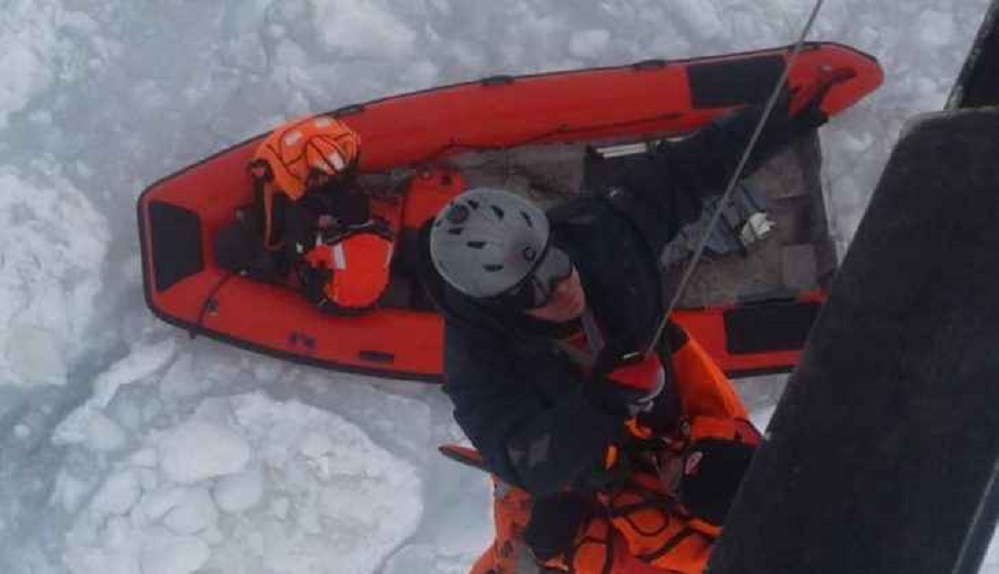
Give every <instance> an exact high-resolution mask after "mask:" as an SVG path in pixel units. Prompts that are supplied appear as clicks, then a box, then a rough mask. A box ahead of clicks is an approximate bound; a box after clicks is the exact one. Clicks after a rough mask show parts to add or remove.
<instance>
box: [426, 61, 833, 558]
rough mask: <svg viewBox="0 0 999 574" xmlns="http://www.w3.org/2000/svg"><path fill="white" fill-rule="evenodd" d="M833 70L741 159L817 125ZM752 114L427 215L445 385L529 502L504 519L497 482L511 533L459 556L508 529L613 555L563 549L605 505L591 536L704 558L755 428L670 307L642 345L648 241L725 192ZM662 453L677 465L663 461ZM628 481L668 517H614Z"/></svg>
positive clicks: (651, 324)
mask: <svg viewBox="0 0 999 574" xmlns="http://www.w3.org/2000/svg"><path fill="white" fill-rule="evenodd" d="M841 79H843V78H842V77H837V76H836V75H831V76H830V77H829V78H828V79H827V80H826V83H825V84H824V85H819V86H817V87H816V89H814V90H813V91H812V93H811V94H805V95H802V96H800V97H798V98H797V100H798V102H797V105H796V106H795V108H794V110H793V111H792V110H791V109H789V108H790V105H789V102H790V100H791V99H792V98H790V97H785V98H784V99H783V100H782V101H781V102H780V103H779V104H778V106H777V108H776V109H775V110H774V113H773V115H772V117H771V118H770V119H769V121H768V122H767V125H766V126H765V129H764V130H763V132H762V135H761V138H760V139H759V141H758V143H757V145H756V147H755V150H754V153H753V154H752V156H751V159H750V162H749V164H748V170H747V173H751V172H752V170H753V169H754V168H755V167H756V166H758V165H760V164H761V163H762V162H763V161H765V160H766V159H767V158H769V157H770V156H772V155H773V154H774V153H775V152H777V151H779V150H780V149H782V148H783V147H784V146H785V145H786V144H787V143H789V142H791V141H792V140H794V139H795V138H797V137H799V136H801V135H803V134H805V133H807V132H809V131H810V130H813V129H815V128H816V127H818V126H820V125H822V124H823V123H824V122H825V121H826V120H827V117H826V115H825V114H824V113H822V111H821V110H820V108H819V103H820V102H821V100H822V97H823V96H824V94H825V92H826V91H827V89H828V87H829V86H830V85H832V84H833V83H835V82H836V81H839V80H841ZM802 98H804V99H802ZM762 113H763V110H762V106H759V105H750V106H745V107H743V108H740V109H738V110H736V111H734V112H731V113H729V114H726V115H724V116H722V117H721V118H719V119H718V120H716V121H715V122H713V123H711V124H709V125H708V126H706V127H705V128H703V129H701V130H700V131H698V132H697V133H695V134H694V135H692V136H690V137H688V138H686V139H683V140H680V141H678V142H670V143H667V144H664V145H662V146H661V147H660V148H659V149H657V150H656V151H655V152H653V153H649V154H647V155H646V156H644V157H643V158H642V159H641V160H640V162H638V163H635V164H632V166H631V168H630V169H629V170H628V171H627V172H626V173H620V174H616V175H615V176H614V177H612V178H611V179H610V180H609V181H607V182H606V185H605V186H604V187H603V188H601V189H597V190H592V191H593V193H590V194H586V195H583V196H581V197H579V198H577V199H574V200H571V201H569V202H568V203H566V204H563V205H561V206H558V207H556V208H554V209H553V210H551V211H549V212H548V213H546V212H544V211H542V210H541V209H540V208H538V207H537V206H535V205H533V204H531V203H530V202H528V201H527V200H525V199H522V198H520V197H518V196H516V195H513V194H511V193H508V192H505V191H503V190H496V189H476V190H471V191H468V192H466V193H464V194H462V195H460V196H458V197H457V198H455V199H454V200H453V201H451V202H450V203H449V204H448V205H447V206H445V207H444V208H443V209H442V210H441V211H440V213H439V214H438V216H437V217H436V218H435V219H434V221H433V224H432V226H431V228H430V231H429V236H428V238H427V239H428V245H427V249H428V251H429V257H430V259H431V261H432V263H433V269H434V270H435V273H431V274H430V275H431V276H430V277H429V278H428V289H429V291H430V292H431V294H432V296H433V298H434V299H435V300H436V301H437V303H438V304H439V306H440V307H441V310H442V312H443V313H444V316H445V347H444V348H445V351H444V371H445V387H444V389H445V391H446V393H447V394H448V396H449V397H450V398H451V400H452V402H453V404H454V417H455V419H456V421H457V422H458V424H459V425H460V426H461V428H462V429H463V430H464V431H465V433H466V434H467V436H468V438H469V439H470V440H471V442H472V444H473V445H474V446H475V448H476V449H477V450H478V451H479V453H480V454H481V456H482V458H483V461H484V464H485V465H486V466H487V467H488V469H489V470H490V471H491V472H492V473H493V474H494V475H495V477H496V480H497V484H498V485H501V488H502V490H503V492H504V494H505V493H507V492H509V491H511V489H512V490H513V491H515V492H516V493H517V496H518V497H519V498H518V499H517V500H519V501H520V503H519V506H520V508H521V510H523V506H524V504H525V503H524V501H525V500H526V501H529V503H530V504H532V505H533V512H528V513H527V514H528V515H529V516H520V517H519V518H517V517H512V518H504V517H501V516H500V515H501V514H502V513H503V512H504V508H503V507H502V504H501V502H502V501H503V497H498V500H499V501H500V503H498V505H497V530H498V531H506V532H507V534H508V535H510V536H512V537H513V538H514V540H512V541H510V540H506V541H500V540H498V541H497V543H496V544H494V546H493V548H491V549H490V551H488V552H487V553H486V554H485V555H483V557H482V558H481V559H480V560H479V562H478V563H477V564H476V567H475V568H474V569H473V572H488V571H489V570H490V569H493V570H496V571H499V570H498V569H501V566H502V565H503V564H507V567H510V566H509V564H512V562H510V560H512V558H511V556H512V555H513V554H516V553H511V551H510V545H511V544H520V545H521V548H522V549H523V550H528V549H529V551H530V552H529V553H528V554H527V556H529V557H530V559H531V560H534V561H536V562H537V563H539V564H546V565H549V566H550V565H551V564H559V565H562V566H565V567H567V568H568V567H572V568H575V569H576V571H579V572H586V571H589V570H590V569H592V570H593V571H595V572H599V571H602V570H601V568H604V567H609V568H611V570H608V571H613V568H614V567H622V566H620V564H619V561H620V560H624V558H620V557H615V556H616V555H615V553H614V552H613V551H612V549H611V544H610V542H608V544H607V548H606V549H605V551H604V553H603V554H601V556H603V558H601V559H597V560H596V562H594V560H595V559H593V558H592V556H590V557H588V558H587V559H586V561H585V563H574V562H573V561H574V560H575V558H574V556H582V553H580V552H578V550H579V544H581V542H580V540H583V539H589V538H588V537H590V538H592V537H593V536H596V538H598V539H599V538H601V535H600V534H599V533H597V534H594V532H596V531H598V530H600V526H599V525H598V522H600V521H598V520H596V517H598V516H604V517H606V516H610V517H611V518H610V522H609V524H611V525H612V529H611V530H607V531H606V532H604V533H603V535H602V536H603V539H606V540H608V541H609V540H611V539H612V538H614V537H618V538H623V540H624V541H625V543H626V546H627V547H628V548H629V550H630V555H631V557H635V556H638V557H639V558H640V561H641V562H643V563H644V564H646V565H650V566H651V567H654V568H662V569H669V570H676V571H699V570H700V569H701V568H703V564H704V561H705V560H706V556H707V548H708V547H709V546H710V542H711V540H713V538H714V536H716V535H717V534H718V530H717V529H718V528H720V526H721V523H722V521H723V519H724V514H725V512H726V511H727V508H728V503H729V502H730V500H731V498H732V497H733V496H734V493H735V490H736V488H737V487H738V482H739V479H740V478H741V475H742V472H743V471H744V469H745V466H746V465H747V464H748V461H749V458H750V456H751V453H752V449H753V447H754V445H755V444H756V442H757V441H758V435H757V434H756V431H755V430H754V429H752V426H751V425H749V423H748V422H745V421H744V419H745V416H746V415H745V409H744V408H743V407H742V405H741V404H739V401H738V399H737V398H736V397H735V395H734V393H733V392H732V391H731V388H730V386H729V383H728V382H727V380H725V379H724V376H723V375H721V373H720V371H719V370H718V369H717V367H716V366H714V365H712V364H708V363H710V359H708V358H707V355H706V354H705V353H703V351H701V350H700V348H699V346H697V345H696V342H695V341H691V340H689V337H688V335H687V334H686V333H685V332H683V330H682V329H681V328H679V327H678V326H676V325H674V324H670V325H669V327H668V328H667V330H666V335H665V336H664V337H662V338H661V340H660V341H658V342H657V344H656V345H655V349H656V352H654V353H650V354H649V355H644V354H643V351H644V350H645V349H646V348H648V347H650V346H651V345H652V344H653V338H654V336H655V334H656V331H657V328H658V327H659V324H660V321H661V320H662V317H663V314H664V312H665V308H664V304H663V300H662V299H663V297H662V285H661V279H660V271H659V266H658V263H657V262H658V257H659V254H660V253H661V252H662V250H663V247H664V246H665V245H666V244H667V243H668V242H669V241H670V240H671V239H672V238H673V237H674V236H675V235H676V234H677V233H678V232H679V231H680V229H681V228H682V227H683V226H684V225H686V224H688V223H690V222H692V221H694V220H696V219H697V218H698V217H699V216H700V214H701V207H702V204H703V203H704V201H705V200H706V199H707V198H709V197H712V196H718V195H720V194H721V193H722V192H723V191H724V187H725V185H726V184H727V183H728V180H729V179H730V178H731V177H732V174H733V172H734V171H735V169H736V166H737V164H738V162H739V160H740V156H741V154H742V153H743V152H744V150H745V149H746V147H747V143H748V141H749V139H750V137H751V134H752V133H753V131H754V129H755V128H756V127H757V125H758V123H759V122H760V120H761V117H762ZM698 393H700V394H701V395H702V396H700V397H699V396H698ZM705 404H708V405H711V406H708V407H704V408H703V409H702V407H701V406H702V405H705ZM716 407H717V408H716ZM700 415H704V416H703V417H702V419H701V422H698V420H699V419H698V418H697V417H698V416H700ZM707 419H710V420H711V421H712V422H711V423H710V424H708V423H703V424H701V423H702V422H703V420H707ZM692 421H694V422H695V423H696V424H693V425H692V424H691V422H692ZM718 421H721V422H718ZM716 423H717V424H716ZM692 426H693V427H694V428H695V429H697V430H696V432H693V433H692V431H691V427H692ZM719 428H723V429H724V430H718V429H719ZM705 429H709V430H705ZM697 432H700V433H702V434H701V435H700V436H697ZM676 461H680V463H682V466H683V468H682V469H680V470H679V471H678V474H677V472H674V473H673V474H674V475H676V476H674V478H675V479H676V480H673V479H667V478H665V475H664V470H663V469H664V467H667V466H670V465H671V464H673V463H676ZM673 466H674V467H675V466H676V464H673ZM674 470H676V469H675V468H674ZM636 476H644V477H645V478H644V479H641V480H638V479H635V477H636ZM649 477H655V478H654V479H649ZM677 477H678V478H677ZM646 479H649V480H646ZM643 481H645V482H643ZM677 481H679V484H677ZM666 482H673V483H674V484H665V483H666ZM640 483H641V484H646V483H648V484H654V485H656V486H655V487H654V488H652V487H648V484H646V486H643V487H642V488H652V492H653V493H654V496H652V498H655V499H656V500H658V501H660V502H661V504H658V506H657V508H659V509H660V510H661V511H662V512H663V514H664V521H665V523H667V524H675V525H678V526H676V528H681V527H682V529H681V530H674V529H672V527H671V528H665V527H664V528H663V529H661V530H662V533H663V534H662V535H659V536H657V537H653V538H652V539H643V538H642V536H643V534H642V533H641V530H642V529H641V528H638V529H637V531H633V532H630V533H629V532H628V531H629V529H631V527H630V526H629V524H633V523H634V522H635V519H634V516H624V517H623V519H621V520H617V519H615V518H614V516H615V512H616V510H615V509H618V510H620V508H623V506H621V505H624V506H628V504H627V500H628V499H627V497H625V498H624V499H620V497H621V496H624V495H623V494H622V493H627V492H632V491H634V489H636V488H639V487H638V486H636V485H637V484H640ZM640 490H641V489H640ZM635 492H637V491H635ZM642 492H644V491H642ZM636 496H638V499H640V500H646V499H648V498H650V496H647V495H644V494H643V495H636ZM618 499H620V500H618ZM615 500H618V502H615ZM632 506H634V505H632ZM628 508H631V506H628ZM601 509H602V510H601ZM608 512H610V514H607V513H608ZM621 513H625V511H623V510H622V511H621ZM621 513H618V516H617V518H621V516H622V515H621ZM625 514H626V513H625ZM503 520H507V521H508V522H509V524H501V522H502V521H503ZM601 523H607V520H603V522H601ZM692 524H695V525H696V524H701V525H702V527H700V528H698V527H696V526H691V525H692ZM631 530H634V529H631ZM612 531H613V532H614V533H613V534H611V533H610V532H612ZM635 532H638V533H637V534H636V533H635ZM690 532H694V533H695V534H696V536H695V535H693V534H690ZM666 534H668V536H667V535H666ZM681 535H682V536H681ZM664 536H665V538H664ZM698 537H699V538H698ZM688 538H689V542H684V541H687V540H688ZM694 538H698V540H696V541H695V540H694ZM522 542H526V544H521V543H522ZM680 542H683V543H682V544H681V543H680ZM646 551H648V552H646ZM643 552H644V555H643ZM591 554H592V553H591ZM504 561H506V562H504ZM597 562H599V564H597ZM652 571H655V570H652Z"/></svg>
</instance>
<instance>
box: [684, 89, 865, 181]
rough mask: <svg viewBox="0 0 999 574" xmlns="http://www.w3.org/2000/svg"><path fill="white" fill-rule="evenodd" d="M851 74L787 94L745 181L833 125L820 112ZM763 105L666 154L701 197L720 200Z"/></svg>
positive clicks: (776, 107) (704, 131)
mask: <svg viewBox="0 0 999 574" xmlns="http://www.w3.org/2000/svg"><path fill="white" fill-rule="evenodd" d="M851 77H853V76H852V72H850V71H848V70H832V71H830V72H828V73H826V74H825V75H824V76H822V77H821V78H820V79H818V80H817V81H816V82H815V83H814V84H811V85H808V86H805V87H803V88H801V89H800V91H798V92H794V93H792V92H788V91H785V92H784V93H783V94H782V95H781V97H780V98H779V99H778V101H777V102H776V104H775V105H774V108H773V111H772V112H771V114H770V117H769V118H768V119H767V123H766V126H765V127H764V128H763V131H762V132H761V133H760V137H759V139H758V140H757V142H756V145H755V147H754V148H753V152H752V154H751V155H750V157H749V160H748V162H747V163H746V167H745V170H744V171H743V172H742V176H743V177H745V176H748V175H750V174H751V173H753V172H754V171H755V170H756V169H757V168H758V167H760V165H762V164H763V163H764V162H766V160H768V159H770V158H771V157H773V156H774V155H775V154H776V153H778V152H779V151H781V150H782V149H784V148H785V147H787V146H788V145H789V144H790V143H792V142H794V141H795V140H797V139H798V138H800V137H802V136H803V135H805V134H807V133H809V132H811V131H812V130H815V129H816V128H818V127H819V126H821V125H823V124H825V123H826V122H827V121H828V120H829V116H828V115H826V114H825V113H824V112H823V111H822V110H821V108H820V107H819V106H820V104H821V103H822V100H823V99H824V98H825V96H826V94H827V93H828V92H829V89H830V88H832V87H833V86H835V85H836V84H838V83H840V82H843V81H846V80H849V79H850V78H851ZM765 108H766V106H765V104H763V103H759V104H753V105H748V106H744V107H742V108H739V109H736V110H733V111H731V112H728V113H726V114H724V115H722V116H721V117H719V118H717V119H716V120H715V121H713V122H712V123H710V124H708V125H707V126H705V127H704V128H703V129H701V130H700V131H698V132H697V133H695V134H694V135H692V136H691V137H689V138H687V139H684V140H681V141H679V142H677V143H674V144H667V146H666V147H665V148H664V152H665V154H666V156H667V157H668V158H669V160H670V161H671V162H674V163H675V164H677V165H678V166H682V167H683V168H686V169H687V170H689V171H692V172H693V173H689V175H690V176H691V177H692V178H694V179H696V180H697V181H698V183H699V185H698V187H699V188H700V191H701V192H702V193H706V194H721V193H722V192H724V190H725V186H726V185H728V182H729V180H730V179H731V177H732V174H733V173H734V172H735V169H736V167H738V164H739V161H740V160H741V159H742V156H743V154H744V153H745V151H746V147H747V146H748V144H749V141H750V140H751V139H752V136H753V133H754V132H755V131H756V128H757V126H758V125H759V123H760V120H761V119H762V118H763V113H764V111H765Z"/></svg>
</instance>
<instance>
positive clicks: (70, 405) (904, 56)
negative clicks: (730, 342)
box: [0, 0, 999, 574]
mask: <svg viewBox="0 0 999 574" xmlns="http://www.w3.org/2000/svg"><path fill="white" fill-rule="evenodd" d="M986 4H987V0H935V1H933V2H930V1H929V0H910V1H908V2H904V3H874V2H866V1H861V0H838V1H834V2H827V3H826V5H825V7H824V10H823V12H822V14H821V15H820V17H819V20H818V22H817V24H816V29H815V31H814V32H813V34H812V35H811V38H813V39H822V40H832V41H840V42H843V43H847V44H850V45H852V46H855V47H857V48H859V49H862V50H865V51H867V52H870V53H872V54H874V55H875V56H877V57H878V58H879V59H880V61H881V63H882V65H883V66H884V68H885V71H886V76H887V77H886V83H885V86H884V87H883V88H882V89H881V90H879V91H878V92H877V93H875V94H874V95H873V96H872V97H870V98H868V99H867V100H865V101H864V102H862V103H861V104H860V105H858V106H857V107H856V108H854V109H852V110H850V111H849V112H847V113H846V114H844V115H843V116H841V117H840V118H838V119H837V120H836V121H834V122H833V123H832V124H830V125H829V126H827V127H826V128H824V129H823V130H822V143H823V148H824V156H825V167H824V179H825V180H826V188H827V192H828V196H829V206H830V211H831V217H832V219H833V222H832V223H833V229H834V230H835V233H836V234H837V238H838V239H839V241H840V243H841V247H844V246H845V245H846V244H847V243H848V241H849V238H850V237H851V235H852V233H853V231H854V229H855V228H856V226H857V223H858V222H859V220H860V216H861V214H862V213H863V209H864V207H865V205H866V201H867V197H868V195H869V193H870V191H871V190H872V189H873V187H874V185H875V183H876V181H877V178H878V176H879V174H880V171H881V168H882V167H883V165H884V163H885V161H886V160H887V157H888V153H889V151H890V149H891V147H892V144H893V143H894V140H895V137H896V135H897V133H898V131H899V129H900V127H901V125H902V122H903V121H904V120H905V119H906V118H907V117H909V116H911V115H912V114H914V113H917V112H921V111H928V110H933V109H938V108H940V107H941V106H942V105H943V104H944V101H945V98H946V96H947V93H948V91H949V89H950V87H951V85H952V83H953V80H954V78H955V76H956V74H957V71H958V69H959V67H960V65H961V63H962V61H963V59H964V56H965V54H966V52H967V49H968V47H969V45H970V43H971V40H972V36H973V34H974V31H975V30H976V29H977V27H978V24H979V22H980V19H981V16H982V14H983V13H984V9H985V7H986ZM810 8H811V2H810V1H806V0H761V1H755V2H748V1H745V0H701V1H693V0H627V1H624V0H591V1H581V2H571V3H570V2H543V1H541V0H511V1H509V2H489V1H486V0H462V1H458V0H393V1H389V0H370V1H367V2H359V1H357V0H288V1H278V0H252V1H244V0H216V1H213V2H182V1H169V2H157V3H148V2H109V1H107V0H9V1H8V2H6V3H5V5H4V10H2V11H0V572H4V573H8V572H9V573H12V574H19V573H26V572H34V573H44V574H47V573H67V572H71V573H74V574H80V573H91V572H93V573H96V572H101V573H102V574H103V573H111V574H118V573H129V574H132V573H135V574H138V573H140V572H141V573H144V574H188V573H195V572H198V573H206V574H207V573H213V574H215V573H219V574H221V573H230V572H247V573H254V572H260V573H264V572H268V573H270V572H276V573H279V572H288V573H292V572H294V573H309V572H324V573H325V572H337V573H339V572H343V573H351V574H353V573H359V574H363V573H381V574H401V573H403V572H407V573H408V572H426V573H458V572H464V571H465V570H466V569H467V568H468V566H469V564H470V563H471V561H472V560H473V559H474V558H475V556H476V555H477V554H478V552H480V551H481V550H482V549H483V548H484V547H485V545H486V544H487V542H488V540H489V539H490V536H491V524H490V517H489V514H488V509H489V485H488V483H487V482H486V479H485V477H484V476H483V475H481V474H480V473H478V472H476V471H472V470H469V469H465V468H463V467H460V466H458V465H455V464H454V463H451V462H449V461H446V460H444V459H443V458H442V457H440V456H438V455H437V454H436V453H435V451H434V448H435V447H436V445H437V444H439V443H442V442H449V441H450V442H454V441H460V440H462V438H461V435H460V432H459V431H458V429H457V428H456V426H455V425H454V424H453V423H452V421H451V420H450V411H449V406H448V404H447V401H446V398H445V397H444V396H443V395H442V394H441V393H440V392H439V390H438V389H435V388H433V387H429V386H423V385H418V384H413V383H405V382H391V381H374V380H371V379H364V378H361V377H356V376H350V375H343V374H334V373H327V372H321V371H316V370H311V369H306V368H301V367H295V366H292V365H288V364H284V363H281V362H278V361H275V360H272V359H267V358H263V357H260V356H257V355H253V354H249V353H246V352H242V351H238V350H235V349H232V348H228V347H225V346H223V345H219V344H217V343H214V342H211V341H207V340H203V339H196V340H193V341H192V340H189V338H188V337H187V335H186V334H184V333H182V332H180V331H178V330H176V329H174V328H172V327H169V326H167V325H165V324H162V323H160V322H158V321H157V320H155V319H154V318H153V317H151V315H150V314H149V312H148V311H147V310H146V308H145V305H144V303H143V299H142V290H141V273H140V270H139V267H138V265H139V259H138V254H137V249H138V247H137V241H136V231H135V214H134V202H135V199H136V198H137V196H138V194H139V193H140V191H141V190H142V188H143V187H144V186H146V185H148V184H149V183H151V182H153V181H155V180H156V179H158V178H160V177H163V176H165V175H167V174H169V173H171V172H173V171H175V170H177V169H179V168H181V167H183V166H185V165H187V164H189V163H191V162H193V161H196V160H198V159H200V158H201V157H204V156H206V155H208V154H210V153H213V152H215V151H218V150H220V149H223V148H225V147H227V146H229V145H231V144H233V143H236V142H238V141H241V140H242V139H243V138H245V137H248V136H251V135H254V134H256V133H259V132H262V131H264V130H266V129H267V128H269V127H271V126H273V125H274V124H275V123H277V122H279V121H281V120H282V119H286V118H290V117H294V116H298V115H301V114H305V113H309V112H319V111H324V110H329V109H333V108H336V107H339V106H342V105H345V104H349V103H356V102H361V101H365V100H369V99H373V98H377V97H381V96H385V95H388V94H392V93H397V92H404V91H411V90H415V89H422V88H427V87H431V86H434V85H438V84H442V83H449V82H456V81H461V80H467V79H472V78H478V77H484V76H489V75H494V74H499V73H530V72H537V71H544V70H553V69H564V68H575V67H582V66H597V65H610V64H620V63H627V62H632V61H638V60H642V59H647V58H654V57H659V58H683V57H691V56H697V55H706V54H715V53H723V52H731V51H736V50H745V49H754V48H761V47H767V46H773V45H778V44H786V43H789V42H791V41H792V40H793V39H794V38H795V37H796V35H797V34H798V32H799V31H800V26H801V25H802V24H803V23H804V20H805V17H806V15H807V12H808V10H809V9H810ZM779 386H780V380H779V379H766V380H759V381H754V382H750V383H746V384H744V385H743V386H742V388H741V392H742V393H743V394H744V396H745V397H746V398H747V400H748V401H749V403H750V404H751V405H752V406H753V408H754V409H756V410H757V416H756V417H754V420H757V422H760V421H765V420H766V418H768V416H769V414H770V413H771V412H772V408H773V405H774V403H775V401H776V397H777V396H778V394H779V392H778V391H779ZM987 564H988V565H987V566H986V569H987V570H988V571H990V572H999V554H996V553H995V551H993V552H992V553H990V554H989V556H988V557H987Z"/></svg>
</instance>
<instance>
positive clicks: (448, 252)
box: [430, 187, 549, 299]
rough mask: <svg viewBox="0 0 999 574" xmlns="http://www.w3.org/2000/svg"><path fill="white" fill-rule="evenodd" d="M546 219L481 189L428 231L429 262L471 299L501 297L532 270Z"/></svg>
mask: <svg viewBox="0 0 999 574" xmlns="http://www.w3.org/2000/svg"><path fill="white" fill-rule="evenodd" d="M548 232H549V229H548V216H547V215H545V212H544V211H543V210H541V209H540V208H539V207H537V206H536V205H534V204H533V203H531V202H530V201H528V200H526V199H524V198H522V197H519V196H517V195H514V194H512V193H510V192H508V191H503V190H501V189H493V188H486V187H480V188H476V189H472V190H469V191H466V192H465V193H462V194H461V195H459V196H457V197H455V198H454V199H452V200H451V202H450V203H448V204H447V205H446V206H444V208H443V209H441V210H440V212H439V213H438V214H437V217H436V218H435V219H434V223H433V228H432V229H431V231H430V258H431V260H433V262H434V267H435V268H436V269H437V272H438V273H440V274H441V276H442V277H443V278H444V280H446V281H447V282H448V283H449V284H450V285H451V286H452V287H454V288H455V289H457V290H458V291H461V292H462V293H464V294H466V295H468V296H470V297H474V298H477V299H480V298H489V297H496V296H498V295H502V294H503V293H506V292H507V291H509V290H511V289H512V288H514V287H516V286H517V285H519V284H520V283H521V282H522V281H523V280H524V278H526V277H527V276H528V274H530V273H531V271H532V270H534V268H535V267H536V266H537V264H538V262H539V259H540V258H541V256H542V255H543V254H544V253H545V250H546V247H547V245H548Z"/></svg>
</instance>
